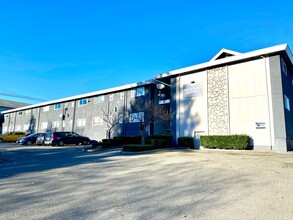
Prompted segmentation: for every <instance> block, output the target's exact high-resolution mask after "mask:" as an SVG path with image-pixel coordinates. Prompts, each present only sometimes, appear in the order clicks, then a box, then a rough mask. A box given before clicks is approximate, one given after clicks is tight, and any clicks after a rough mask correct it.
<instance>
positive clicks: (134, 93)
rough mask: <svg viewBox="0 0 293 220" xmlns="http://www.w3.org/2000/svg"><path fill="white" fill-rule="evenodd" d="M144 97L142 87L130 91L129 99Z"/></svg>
mask: <svg viewBox="0 0 293 220" xmlns="http://www.w3.org/2000/svg"><path fill="white" fill-rule="evenodd" d="M144 95H145V88H144V86H142V87H138V88H136V89H133V90H131V97H139V96H144Z"/></svg>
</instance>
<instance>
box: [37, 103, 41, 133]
mask: <svg viewBox="0 0 293 220" xmlns="http://www.w3.org/2000/svg"><path fill="white" fill-rule="evenodd" d="M38 110H39V112H38V127H37V132H39V130H40V121H41V108H38Z"/></svg>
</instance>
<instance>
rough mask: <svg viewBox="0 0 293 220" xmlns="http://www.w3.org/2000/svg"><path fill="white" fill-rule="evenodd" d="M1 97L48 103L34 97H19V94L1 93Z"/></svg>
mask: <svg viewBox="0 0 293 220" xmlns="http://www.w3.org/2000/svg"><path fill="white" fill-rule="evenodd" d="M1 90H2V91H4V90H3V89H1ZM0 95H3V96H10V97H15V98H22V99H28V100H35V101H41V102H44V101H46V100H44V99H39V98H34V97H30V96H25V95H18V94H15V93H14V94H12V93H6V92H0Z"/></svg>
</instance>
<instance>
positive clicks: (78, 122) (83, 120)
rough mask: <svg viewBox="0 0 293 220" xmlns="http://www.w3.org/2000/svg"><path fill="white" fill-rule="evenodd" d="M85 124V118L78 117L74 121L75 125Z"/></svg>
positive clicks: (81, 125)
mask: <svg viewBox="0 0 293 220" xmlns="http://www.w3.org/2000/svg"><path fill="white" fill-rule="evenodd" d="M85 125H86V118H80V119H77V121H76V126H78V127H83V126H85Z"/></svg>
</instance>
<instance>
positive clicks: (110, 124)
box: [102, 108, 119, 142]
mask: <svg viewBox="0 0 293 220" xmlns="http://www.w3.org/2000/svg"><path fill="white" fill-rule="evenodd" d="M102 112H103V121H104V122H106V126H107V136H108V141H109V142H110V139H111V133H112V129H113V128H114V127H115V126H116V125H117V124H119V117H118V114H117V108H114V109H113V110H109V109H108V111H107V112H106V111H105V110H104V109H102Z"/></svg>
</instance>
